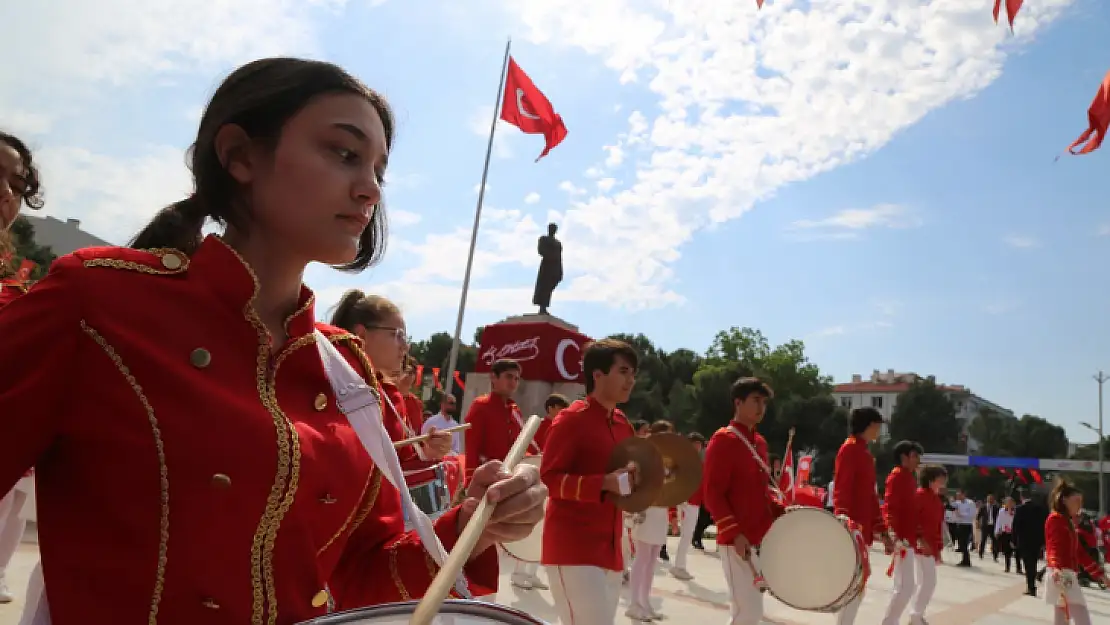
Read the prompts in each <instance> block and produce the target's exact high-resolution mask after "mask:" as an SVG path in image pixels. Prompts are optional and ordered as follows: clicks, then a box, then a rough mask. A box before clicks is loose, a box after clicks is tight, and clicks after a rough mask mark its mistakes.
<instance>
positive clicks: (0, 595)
mask: <svg viewBox="0 0 1110 625" xmlns="http://www.w3.org/2000/svg"><path fill="white" fill-rule="evenodd" d="M13 599H15V595H13V594H12V591H11V590H8V584H7V583H6V582H5V581H4V578H2V577H0V603H11V602H12V600H13Z"/></svg>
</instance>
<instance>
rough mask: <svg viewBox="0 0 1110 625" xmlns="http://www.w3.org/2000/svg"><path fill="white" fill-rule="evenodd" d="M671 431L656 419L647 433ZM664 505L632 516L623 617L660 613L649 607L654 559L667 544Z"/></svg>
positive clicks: (649, 617) (642, 618)
mask: <svg viewBox="0 0 1110 625" xmlns="http://www.w3.org/2000/svg"><path fill="white" fill-rule="evenodd" d="M673 431H674V426H673V425H671V422H670V421H656V422H655V423H652V424H651V426H649V428H648V432H649V434H648V436H651V435H655V434H667V433H670V432H673ZM667 512H668V510H667V508H664V507H660V506H651V507H650V508H648V509H647V510H644V511H643V512H640V513H637V514H635V515H634V521H633V524H632V540H633V541H635V549H636V555H634V556H633V557H632V573H631V576H630V578H629V583H628V586H629V590H630V591H631V592H630V598H629V606H628V611H627V612H625V613H624V615H625V616H627V617H628V618H630V619H632V620H634V621H654V620H659V619H662V618H663V615H662V614H660V613H659V612H656V611H655V608H653V607H651V582H652V580H653V579H654V577H655V562H656V560H658V559H659V550H660V549H662V547H663V545H665V544H666V543H667V525H668V519H667Z"/></svg>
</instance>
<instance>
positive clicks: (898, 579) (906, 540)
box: [883, 441, 925, 625]
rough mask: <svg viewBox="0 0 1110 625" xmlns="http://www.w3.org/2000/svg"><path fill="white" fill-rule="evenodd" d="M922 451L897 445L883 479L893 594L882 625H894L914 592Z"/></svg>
mask: <svg viewBox="0 0 1110 625" xmlns="http://www.w3.org/2000/svg"><path fill="white" fill-rule="evenodd" d="M923 453H925V450H924V449H922V448H921V445H918V444H917V443H915V442H913V441H901V442H899V443H898V444H896V445H895V446H894V463H895V466H894V470H892V471H891V472H890V474H889V475H887V477H886V494H885V495H884V496H883V500H884V502H885V505H884V506H883V520H884V522H885V523H886V526H887V527H888V528H890V533H891V535H892V536H891V538H892V539H893V540H894V542H895V548H894V556H893V558H894V559H893V560H892V561H891V568H892V569H893V571H892V573H893V576H894V592H893V593H892V594H891V596H890V603H888V604H887V608H886V616H884V617H883V625H898V623H899V622H901V620H902V613H903V612H905V611H906V606H908V605H909V603H910V599H911V598H913V591H914V588H915V581H914V573H915V570H916V567H915V563H914V560H915V558H914V553H915V552H914V547H916V546H917V537H918V532H919V531H920V523H919V522H918V519H917V503H916V501H915V497H916V493H917V477H916V475H917V467H918V465H920V464H921V454H923Z"/></svg>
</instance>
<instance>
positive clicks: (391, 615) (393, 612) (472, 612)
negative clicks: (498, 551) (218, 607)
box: [300, 600, 546, 625]
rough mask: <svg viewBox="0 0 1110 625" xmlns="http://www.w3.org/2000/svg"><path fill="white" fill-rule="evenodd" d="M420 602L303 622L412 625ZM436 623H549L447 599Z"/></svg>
mask: <svg viewBox="0 0 1110 625" xmlns="http://www.w3.org/2000/svg"><path fill="white" fill-rule="evenodd" d="M416 605H417V602H416V601H408V602H406V603H387V604H384V605H378V606H374V607H372V608H362V609H359V610H349V611H347V612H338V613H336V614H329V615H327V616H321V617H320V618H317V619H313V620H311V621H305V622H304V623H301V624H300V625H408V623H409V619H410V618H411V617H412V613H413V612H414V611H416ZM432 623H433V625H546V624H545V623H544V622H543V621H541V620H538V619H534V618H532V617H531V616H529V615H527V614H525V613H524V612H521V611H520V610H514V609H513V608H509V607H506V606H503V605H497V604H494V603H485V602H482V601H459V600H449V601H444V602H443V605H442V606H441V607H440V609H439V616H437V617H436V619H435V620H434V621H432Z"/></svg>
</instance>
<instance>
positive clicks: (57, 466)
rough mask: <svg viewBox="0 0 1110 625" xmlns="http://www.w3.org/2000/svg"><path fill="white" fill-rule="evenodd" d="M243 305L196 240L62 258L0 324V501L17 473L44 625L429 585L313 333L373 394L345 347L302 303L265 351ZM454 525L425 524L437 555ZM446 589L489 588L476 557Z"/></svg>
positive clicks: (189, 618)
mask: <svg viewBox="0 0 1110 625" xmlns="http://www.w3.org/2000/svg"><path fill="white" fill-rule="evenodd" d="M257 292H258V282H257V279H256V278H255V277H254V273H253V271H252V270H251V268H250V267H249V266H248V265H247V264H246V263H245V262H244V261H243V260H242V259H241V258H240V257H239V255H238V254H237V253H235V252H234V251H233V250H232V249H231V248H230V247H228V246H227V245H226V244H225V243H223V242H222V241H221V240H219V239H218V238H215V237H208V238H207V239H206V240H205V241H204V243H203V244H202V245H201V246H200V247H199V248H198V249H197V250H196V252H195V253H193V255H192V256H191V257H189V256H187V255H185V254H184V253H182V252H178V251H176V250H168V249H160V250H149V251H142V250H131V249H123V248H91V249H86V250H80V251H78V252H75V253H73V254H70V255H66V256H63V257H61V258H59V259H58V260H56V261H55V262H54V264H53V266H52V267H51V269H50V273H49V275H48V276H47V277H46V278H45V279H43V280H41V281H40V282H38V283H37V284H36V285H35V286H34V287H33V288H32V289H31V290H30V291H29V292H28V293H27V294H26V295H25V296H23V297H20V298H18V299H17V300H16V301H15V302H13V303H11V304H9V305H8V306H6V307H4V308H3V309H2V310H0V337H2V339H0V379H3V380H4V381H5V382H4V384H3V385H2V386H0V492H6V491H7V490H9V489H10V488H11V487H12V486H13V485H14V484H15V482H16V481H17V480H18V479H19V478H20V476H22V475H23V473H24V472H25V471H26V470H27V469H28V468H30V467H31V466H35V467H36V469H37V470H36V477H35V479H36V489H37V499H38V521H39V534H40V536H41V537H42V541H41V543H40V548H41V557H42V563H43V572H44V574H45V582H46V588H47V592H48V595H49V597H50V608H51V614H50V616H51V619H52V621H53V623H54V625H78V624H85V623H139V622H148V621H150V622H154V621H155V620H157V621H158V622H159V623H161V624H162V625H191V624H194V623H208V624H211V625H224V624H227V625H232V624H234V625H241V624H244V623H250V624H252V625H263V624H266V625H289V624H292V623H297V622H301V621H305V620H308V619H312V618H315V617H318V616H323V615H324V614H325V613H326V612H327V610H328V607H329V604H334V605H335V606H336V607H338V608H353V607H359V606H368V605H375V604H380V603H386V602H395V601H402V600H407V599H410V598H418V597H420V596H421V595H422V594H423V593H424V591H425V590H426V588H427V586H428V584H429V583H430V582H431V580H432V578H433V576H434V575H435V573H436V571H437V567H436V566H435V564H434V562H432V561H431V560H430V559H429V556H428V555H427V553H426V552H425V550H424V548H423V546H422V545H421V543H420V541H419V539H418V537H417V536H416V535H415V533H414V532H406V531H405V528H404V523H403V518H402V514H401V509H400V497H399V495H398V492H397V491H396V490H395V489H394V488H393V487H392V486H391V485H390V484H389V482H388V480H385V479H383V478H382V474H381V472H380V471H379V470H378V469H377V468H376V467H375V466H374V464H373V462H372V461H371V459H370V456H369V455H368V454H367V453H366V451H365V449H364V448H363V447H362V444H361V443H360V442H359V439H358V436H357V435H356V434H355V432H354V430H353V429H352V428H351V426H350V423H349V422H348V421H347V418H346V416H345V415H344V414H343V413H342V412H341V411H340V410H339V409H338V407H337V405H336V398H335V395H334V391H333V390H332V388H331V384H330V382H329V380H328V379H327V376H326V375H325V373H324V369H323V365H322V363H321V361H320V356H319V353H318V352H317V349H316V347H315V342H316V335H315V333H314V331H315V330H317V329H319V330H320V331H321V332H322V333H323V334H324V335H325V336H326V337H327V339H328V340H330V341H332V342H333V343H335V344H336V346H337V347H338V348H339V349H340V350H341V351H342V353H343V354H344V355H345V356H346V357H347V359H348V361H349V362H350V363H351V365H352V366H353V367H355V368H356V370H359V371H361V372H362V373H363V375H364V376H365V378H366V379H367V380H374V379H375V377H374V372H373V368H372V366H371V365H370V363H369V361H368V360H367V358H366V355H365V354H364V353H363V351H362V349H361V347H360V341H359V340H358V339H357V338H355V337H354V336H352V335H350V334H348V333H346V332H344V331H342V330H340V329H338V328H333V327H331V326H327V325H324V324H318V323H316V322H315V314H314V309H313V302H314V298H313V295H312V292H311V291H310V290H309V289H307V288H302V292H301V298H300V305H299V306H298V308H297V310H296V312H295V313H294V314H292V315H291V316H290V317H289V319H287V320H286V323H285V327H286V328H287V330H288V334H289V339H288V341H287V342H286V343H285V344H284V345H282V346H280V348H279V349H276V350H275V349H274V346H273V345H271V341H270V336H269V334H268V333H267V332H266V330H265V326H264V325H263V323H262V321H261V320H260V319H259V317H258V315H257V313H255V312H254V309H253V307H252V305H251V304H252V302H253V300H254V298H255V297H256V294H257ZM59 389H64V392H59ZM90 510H95V511H96V513H95V514H92V515H90V514H89V511H90ZM457 525H458V510H457V509H455V510H452V511H449V512H448V513H446V514H444V515H443V516H441V517H440V518H439V519H437V520H436V522H435V528H436V532H437V534H438V535H439V537H440V539H441V540H442V541H443V542H444V545H445V547H447V548H448V549H450V548H451V547H452V545H453V544H454V542H455V541H456V540H457V532H458V527H457ZM105 562H111V563H113V565H112V574H111V575H104V574H103V564H104V563H105ZM466 572H467V575H468V577H469V578H470V581H471V587H472V589H474V591H475V593H476V594H482V593H483V592H488V590H486V589H489V588H496V584H497V553H496V551H495V550H494V549H489V550H488V551H486V552H484V553H482V554H480V555H479V556H478V557H476V558H474V559H473V560H472V561H471V562H470V563H469V564H468V565H467V568H466Z"/></svg>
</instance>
